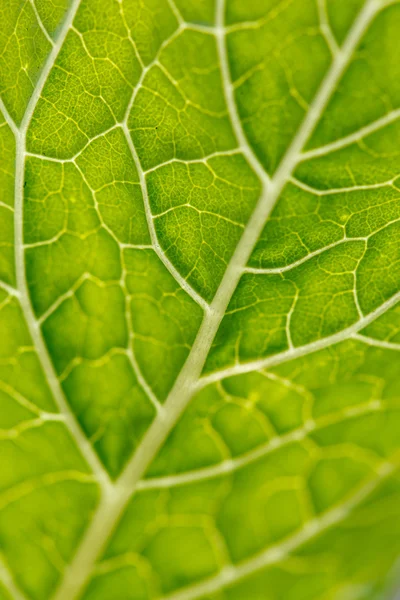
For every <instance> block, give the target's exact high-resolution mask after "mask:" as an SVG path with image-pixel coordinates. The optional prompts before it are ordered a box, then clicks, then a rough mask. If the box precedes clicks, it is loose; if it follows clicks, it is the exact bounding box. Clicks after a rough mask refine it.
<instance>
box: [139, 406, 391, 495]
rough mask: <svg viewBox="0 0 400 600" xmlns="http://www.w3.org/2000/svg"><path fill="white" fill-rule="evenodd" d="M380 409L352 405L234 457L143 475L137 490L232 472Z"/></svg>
mask: <svg viewBox="0 0 400 600" xmlns="http://www.w3.org/2000/svg"><path fill="white" fill-rule="evenodd" d="M380 409H381V403H380V402H379V400H372V401H371V402H368V403H366V404H364V405H359V406H356V407H350V408H348V409H347V410H345V411H341V412H340V413H338V415H334V417H332V416H330V417H325V418H321V419H319V420H318V421H307V422H306V423H305V424H304V425H303V426H302V427H298V428H297V429H294V430H292V431H290V432H289V433H286V434H284V435H280V436H276V437H273V438H271V439H270V440H268V442H266V443H265V444H263V445H261V446H258V447H257V448H255V449H254V450H251V451H250V452H247V453H246V454H242V455H241V456H239V457H235V458H232V459H230V460H224V461H222V462H219V463H217V464H216V465H212V466H210V467H204V468H202V469H196V470H193V471H186V472H184V473H178V474H177V475H166V476H162V477H152V478H149V479H142V480H141V481H139V483H138V485H137V490H148V489H151V490H153V489H168V488H171V487H175V486H180V485H187V484H191V483H196V482H198V481H204V480H209V479H214V478H215V477H221V476H224V475H229V474H231V473H234V472H235V471H238V470H239V469H241V468H243V467H245V466H247V465H249V464H251V463H254V462H256V461H257V460H259V459H260V458H264V457H265V456H268V454H271V453H272V452H276V451H277V450H279V449H280V448H282V447H284V446H288V445H289V444H292V443H294V442H300V441H301V440H303V439H305V438H306V437H307V436H308V435H309V434H310V433H313V432H315V431H320V430H321V429H324V428H325V427H328V426H329V425H333V424H336V423H343V422H344V421H345V420H347V419H349V420H350V419H354V418H356V417H357V416H362V415H365V414H369V413H374V412H377V411H379V410H380Z"/></svg>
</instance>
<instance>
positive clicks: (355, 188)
mask: <svg viewBox="0 0 400 600" xmlns="http://www.w3.org/2000/svg"><path fill="white" fill-rule="evenodd" d="M397 178H398V175H395V177H392V178H391V179H388V180H387V181H382V183H371V184H366V185H353V186H347V187H341V188H331V189H327V190H318V189H317V188H314V187H312V186H311V185H307V184H306V183H303V181H300V180H299V179H296V178H295V177H290V179H289V181H290V182H291V183H293V185H295V186H297V187H299V188H301V189H302V190H304V191H305V192H309V193H310V194H314V195H315V196H331V195H333V194H345V193H347V192H359V191H364V190H374V189H380V188H383V187H385V186H393V184H394V182H395V181H396V179H397Z"/></svg>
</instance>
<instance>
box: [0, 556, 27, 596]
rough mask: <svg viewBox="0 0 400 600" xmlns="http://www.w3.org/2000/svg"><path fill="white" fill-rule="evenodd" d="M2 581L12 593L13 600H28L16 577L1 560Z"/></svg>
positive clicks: (0, 578)
mask: <svg viewBox="0 0 400 600" xmlns="http://www.w3.org/2000/svg"><path fill="white" fill-rule="evenodd" d="M0 581H1V583H2V584H3V585H4V587H5V588H6V590H7V591H8V592H9V593H10V595H11V597H12V598H13V600H27V596H25V594H23V593H22V591H21V590H20V589H19V587H18V586H17V584H16V583H15V581H14V577H13V575H12V573H11V571H10V569H9V568H8V566H7V565H6V563H5V562H4V560H2V559H1V558H0Z"/></svg>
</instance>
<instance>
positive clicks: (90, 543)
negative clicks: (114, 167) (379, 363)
mask: <svg viewBox="0 0 400 600" xmlns="http://www.w3.org/2000/svg"><path fill="white" fill-rule="evenodd" d="M78 6H79V0H74V1H73V3H72V5H71V8H70V11H69V13H68V16H67V19H66V23H65V24H64V26H63V35H62V36H60V38H59V39H58V40H57V44H56V45H55V47H54V48H53V50H52V52H51V54H50V56H49V59H48V61H47V62H46V66H45V68H44V71H43V72H42V75H41V77H40V79H39V82H38V85H37V87H36V88H35V91H34V92H33V95H32V98H31V100H30V102H29V105H28V109H27V112H26V114H25V117H24V119H23V122H22V125H21V128H20V129H19V130H18V133H17V134H16V138H17V160H16V180H17V184H16V189H17V192H18V193H19V194H20V195H21V198H20V204H21V203H22V200H23V198H22V189H23V177H24V153H25V139H26V131H27V129H28V126H29V122H30V120H31V117H32V115H33V112H34V109H35V107H36V104H37V102H38V100H39V98H40V96H41V92H42V90H43V87H44V84H45V82H46V80H47V77H48V75H49V73H50V70H51V68H52V66H53V65H54V62H55V60H56V58H57V54H58V51H59V49H60V47H61V46H62V43H63V41H64V39H65V37H66V35H67V33H68V29H69V27H70V25H71V24H72V21H73V18H74V16H75V14H76V11H77V9H78ZM224 7H225V2H224V0H220V2H219V4H218V8H217V21H218V22H217V27H216V35H217V39H218V36H219V39H218V42H219V43H218V46H219V54H220V62H221V72H222V76H223V83H224V88H225V94H226V99H227V105H228V108H229V112H230V116H231V120H232V123H233V125H234V129H235V131H236V135H237V137H238V141H239V147H240V146H241V148H242V149H243V150H245V155H246V157H247V159H248V160H249V163H250V164H251V166H252V167H253V169H254V170H255V171H256V172H257V173H258V175H261V179H262V183H263V190H262V194H261V196H260V199H259V201H258V203H257V206H256V208H255V210H254V212H253V214H252V216H251V218H250V220H249V222H248V224H247V226H246V228H245V230H244V232H243V235H242V237H241V239H240V242H239V244H238V246H237V248H236V250H235V252H234V254H233V256H232V259H231V261H230V263H229V264H228V266H227V269H226V272H225V275H224V277H223V279H222V282H221V284H220V286H219V288H218V291H217V293H216V295H215V297H214V300H213V302H212V304H211V306H210V309H209V310H208V311H207V312H206V313H205V316H204V319H203V322H202V325H201V327H200V329H199V332H198V334H197V337H196V340H195V342H194V344H193V347H192V350H191V352H190V354H189V356H188V359H187V361H186V363H185V365H184V367H183V368H182V371H181V373H180V374H179V376H178V378H177V380H176V382H175V384H174V386H173V388H172V390H171V392H170V394H169V396H168V399H167V401H166V403H165V411H163V413H162V414H160V415H159V416H157V417H156V418H155V420H154V421H153V423H152V425H151V426H150V428H149V430H148V431H147V433H146V434H145V436H144V438H143V441H142V443H141V445H140V447H139V448H138V449H137V450H136V452H135V454H134V456H133V457H132V458H131V460H130V461H129V463H128V465H127V466H126V468H125V470H124V471H123V473H122V475H121V476H120V478H119V479H118V480H117V482H116V483H115V485H110V484H109V483H108V484H107V483H106V482H105V481H104V477H103V475H102V471H101V469H99V468H98V464H97V461H96V460H94V459H93V454H92V452H88V453H86V454H88V456H89V458H90V460H89V461H88V462H89V464H91V466H92V468H93V470H94V472H95V473H96V474H98V476H99V479H100V483H101V484H102V489H103V497H102V499H101V501H100V504H99V507H98V509H97V511H96V513H95V515H94V518H93V519H92V522H91V523H90V525H89V527H88V529H87V531H86V533H85V535H84V537H83V540H82V542H81V544H80V546H79V548H78V550H77V552H76V554H75V557H74V559H73V561H72V563H71V564H70V566H69V567H68V568H67V569H66V572H65V576H64V579H63V581H62V582H61V585H60V587H59V589H58V591H57V592H56V593H55V596H54V600H73V599H74V598H77V597H78V596H79V595H80V594H81V592H82V591H83V589H84V588H85V586H86V584H87V582H88V579H89V577H90V575H91V572H92V570H93V566H94V564H95V562H96V560H97V558H98V556H99V555H100V554H101V553H102V550H103V549H104V546H105V544H106V542H107V540H108V539H109V537H110V535H111V533H112V531H113V530H114V528H115V527H116V525H117V523H118V520H119V518H120V516H121V514H122V513H123V511H124V509H125V507H126V505H127V503H128V501H129V500H130V498H131V497H132V495H133V493H134V491H135V487H136V484H137V482H138V481H139V480H140V479H141V477H142V475H143V474H144V472H145V471H146V469H147V467H148V466H149V464H150V462H151V461H152V459H153V458H154V456H155V455H156V453H157V452H158V450H159V448H160V447H161V445H162V443H163V442H164V440H165V438H166V437H167V435H168V434H169V432H170V431H171V429H172V427H173V426H174V424H175V423H176V421H177V419H178V418H179V417H180V415H181V414H182V412H183V410H184V409H185V408H186V406H187V404H188V403H189V401H190V399H191V396H192V394H193V392H194V391H195V389H196V383H197V381H198V379H199V378H200V375H201V372H202V369H203V366H204V363H205V360H206V357H207V355H208V353H209V350H210V347H211V345H212V342H213V339H214V337H215V334H216V333H217V330H218V328H219V325H220V323H221V321H222V319H223V317H224V314H225V312H226V308H227V306H228V304H229V302H230V299H231V298H232V295H233V293H234V291H235V289H236V287H237V284H238V282H239V279H240V277H241V275H242V273H243V270H244V268H245V267H246V265H247V263H248V259H249V257H250V255H251V252H252V251H253V248H254V246H255V243H256V242H257V240H258V238H259V236H260V234H261V232H262V229H263V227H264V224H265V222H266V220H267V218H268V216H269V215H270V213H271V210H272V209H273V207H274V205H275V203H276V200H277V199H278V197H279V195H280V193H281V191H282V188H283V187H284V185H285V183H286V182H287V180H288V178H289V177H290V176H291V174H292V173H293V170H294V168H295V167H296V164H297V162H298V160H299V157H300V152H301V151H302V149H303V147H304V144H305V143H306V141H307V139H308V137H309V135H310V134H311V132H312V130H313V128H314V126H315V124H316V123H317V121H318V119H319V117H320V115H321V114H322V111H323V110H324V108H325V106H326V104H327V102H328V100H329V98H330V96H331V94H332V92H333V91H334V89H335V87H336V84H337V82H338V80H339V78H340V77H341V75H342V73H343V71H344V69H345V67H346V65H347V64H348V61H349V59H350V57H351V56H352V53H353V50H354V49H355V47H356V46H357V44H358V41H359V39H360V37H361V36H362V34H363V32H364V31H365V29H366V28H367V27H368V25H369V23H370V21H371V19H372V18H373V16H374V14H375V13H376V12H377V10H378V8H379V7H378V3H377V1H376V0H369V1H368V2H367V4H366V6H365V7H364V9H363V10H362V11H361V13H360V15H359V17H358V19H357V21H356V22H355V24H354V26H353V28H352V29H351V31H350V33H349V35H348V37H347V39H346V41H345V43H344V45H343V47H342V50H341V51H340V52H339V53H338V54H337V55H336V57H335V59H334V60H333V62H332V64H331V67H330V69H329V71H328V72H327V75H326V77H325V78H324V80H323V82H322V85H321V86H320V88H319V91H318V92H317V94H316V96H315V99H314V101H313V103H312V105H311V107H310V110H309V112H308V113H307V115H306V117H305V119H304V121H303V123H302V124H301V126H300V128H299V130H298V133H297V134H296V136H295V138H294V139H293V142H292V144H291V145H290V147H289V149H288V151H287V153H286V155H285V157H284V158H283V160H282V162H281V164H280V166H279V168H278V170H277V171H276V173H275V175H274V177H273V179H272V180H271V181H270V182H269V181H268V177H267V176H266V174H263V173H261V166H260V163H259V161H258V159H257V158H256V156H255V155H254V152H253V150H252V148H251V147H250V146H249V145H248V143H247V142H246V141H245V139H246V138H245V135H244V132H243V130H242V128H241V124H240V122H239V120H238V116H237V112H236V107H235V106H233V92H232V87H231V82H230V81H229V68H228V62H227V55H226V47H225V40H224V37H223V26H224V23H223V14H224ZM244 143H246V148H243V144H244ZM18 186H19V188H21V189H19V188H18ZM18 189H19V191H18ZM19 215H20V219H21V220H22V205H21V206H20V211H19ZM16 245H17V247H16V252H17V254H18V256H19V262H20V266H23V265H24V257H23V252H24V250H23V239H22V222H20V223H17V225H16ZM17 270H18V269H17ZM19 271H21V269H19ZM18 279H19V289H20V292H21V295H23V296H24V298H23V301H22V307H23V311H24V314H25V318H26V319H27V321H28V325H29V321H31V323H30V329H31V331H32V330H33V331H36V328H37V324H36V322H35V323H33V322H32V311H31V307H30V301H29V298H28V290H27V286H26V280H25V272H24V271H22V272H20V273H19V278H18ZM33 338H34V339H35V341H37V342H38V343H39V346H40V343H41V341H40V337H38V336H37V335H36V334H35V336H33ZM41 350H43V351H41ZM38 351H39V353H40V354H41V355H42V357H41V358H42V362H43V359H44V360H45V363H46V360H47V359H46V357H47V356H48V355H47V351H45V349H41V348H40V347H39V348H38ZM44 366H45V367H46V369H45V370H46V373H47V374H48V375H49V376H51V377H53V369H52V366H51V365H46V364H45V365H44ZM50 383H51V387H52V390H53V393H54V389H55V383H54V381H52V382H50ZM56 391H57V386H56ZM67 412H68V409H67ZM72 433H73V435H74V437H75V439H76V442H77V444H78V446H79V447H80V448H81V449H82V447H85V446H86V445H87V440H82V439H81V433H80V430H79V429H78V430H76V431H74V428H73V431H72Z"/></svg>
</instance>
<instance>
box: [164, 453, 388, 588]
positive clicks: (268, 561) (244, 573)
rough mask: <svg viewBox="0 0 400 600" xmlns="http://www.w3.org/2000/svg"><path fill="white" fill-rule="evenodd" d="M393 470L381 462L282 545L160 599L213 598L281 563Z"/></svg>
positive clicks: (335, 521)
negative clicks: (340, 501) (370, 476)
mask: <svg viewBox="0 0 400 600" xmlns="http://www.w3.org/2000/svg"><path fill="white" fill-rule="evenodd" d="M396 469H397V465H394V464H391V463H387V462H383V463H381V466H380V469H379V472H378V475H377V476H376V477H374V478H373V479H371V480H370V481H368V482H367V483H366V484H364V485H363V486H362V487H361V488H359V489H358V490H357V492H355V493H354V494H353V495H352V496H350V498H349V499H348V500H346V501H345V502H343V504H341V505H340V506H337V507H335V508H333V509H331V510H329V511H327V512H325V513H323V514H322V516H320V517H316V518H314V519H312V520H310V521H308V522H307V523H306V524H305V525H304V526H303V527H302V528H301V529H300V530H299V531H297V532H296V533H295V534H293V535H291V536H290V537H288V538H286V539H285V540H284V541H283V542H281V543H278V544H276V545H275V546H271V547H270V548H268V549H267V550H265V551H264V552H261V553H260V554H257V555H256V556H253V557H252V558H249V559H247V560H245V561H243V562H240V563H238V564H237V565H231V566H228V567H226V568H224V569H222V570H221V571H220V572H219V573H218V574H217V575H215V576H213V577H210V578H209V579H206V580H204V581H201V582H200V583H198V584H194V585H192V586H190V587H187V588H184V589H182V590H181V591H178V592H176V593H173V594H169V595H168V596H163V597H162V599H160V600H194V599H195V598H199V597H203V596H204V597H205V596H207V595H209V594H210V595H212V594H214V593H215V592H217V591H220V590H221V589H224V588H226V587H227V586H230V585H233V584H235V583H237V582H238V581H241V580H242V579H244V578H246V577H249V576H250V575H253V574H254V573H256V572H257V571H260V570H261V569H264V568H266V567H268V566H270V565H273V564H276V563H278V562H280V561H282V560H283V559H285V558H286V557H287V556H288V555H289V554H291V553H292V552H294V551H296V550H297V549H298V548H300V547H301V546H303V545H304V544H306V543H307V542H308V541H311V540H312V539H313V538H314V537H315V536H316V535H319V534H321V533H323V532H325V531H326V530H328V529H330V528H331V527H333V526H335V525H338V524H339V523H341V522H342V521H344V520H345V519H346V518H348V517H349V516H350V515H351V513H352V512H353V511H354V510H355V509H356V508H357V507H358V506H359V505H360V504H361V503H362V502H363V501H364V500H365V499H366V498H368V497H369V496H370V495H371V494H372V493H373V492H374V491H375V490H376V489H377V488H378V487H379V485H380V484H381V483H383V482H384V481H385V480H386V479H388V478H389V477H390V476H391V475H393V474H394V473H395V471H396Z"/></svg>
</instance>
